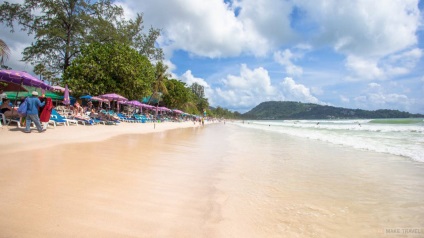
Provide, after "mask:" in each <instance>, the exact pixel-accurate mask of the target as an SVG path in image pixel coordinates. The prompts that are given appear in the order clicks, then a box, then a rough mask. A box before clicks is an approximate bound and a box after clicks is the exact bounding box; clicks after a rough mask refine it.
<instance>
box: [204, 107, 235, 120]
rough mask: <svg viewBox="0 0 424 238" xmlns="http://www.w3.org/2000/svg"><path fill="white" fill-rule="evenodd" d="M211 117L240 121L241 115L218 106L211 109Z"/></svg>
mask: <svg viewBox="0 0 424 238" xmlns="http://www.w3.org/2000/svg"><path fill="white" fill-rule="evenodd" d="M209 115H211V116H213V117H216V118H226V119H239V118H240V113H238V112H231V111H230V110H228V109H225V108H222V107H220V106H218V107H217V108H210V111H209Z"/></svg>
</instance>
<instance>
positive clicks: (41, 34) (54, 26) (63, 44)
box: [0, 0, 163, 79]
mask: <svg viewBox="0 0 424 238" xmlns="http://www.w3.org/2000/svg"><path fill="white" fill-rule="evenodd" d="M123 14H124V11H123V9H122V7H120V6H118V5H115V4H113V1H111V0H98V1H89V0H66V1H52V0H39V1H33V0H25V1H24V3H22V4H18V3H9V2H4V3H3V4H1V5H0V22H1V23H5V24H6V26H8V27H10V28H11V30H12V31H13V30H14V26H15V25H19V26H20V27H21V30H24V31H27V33H28V34H33V35H34V38H35V42H33V43H32V44H31V46H29V47H27V48H25V50H24V52H23V55H24V57H23V59H22V60H23V61H24V62H28V63H31V64H33V65H39V64H42V65H44V66H45V70H44V72H47V71H49V72H50V73H51V74H53V75H55V76H56V75H59V76H60V75H61V74H63V73H64V72H65V70H66V69H67V68H68V67H69V66H70V65H71V63H72V61H73V60H74V59H75V58H76V57H78V56H79V55H80V53H81V49H82V48H83V47H85V46H87V45H89V44H91V43H115V42H120V43H122V44H124V45H129V46H131V47H132V48H133V49H135V50H136V51H137V52H138V53H139V54H140V55H143V56H146V57H147V58H148V59H150V60H153V59H154V60H160V59H162V58H163V53H162V50H161V49H159V48H156V47H155V45H154V43H155V41H156V39H157V38H158V37H159V35H160V31H159V30H157V29H153V28H150V29H149V31H148V33H144V32H143V29H144V26H143V18H142V15H141V14H138V15H137V17H136V18H135V20H129V21H126V20H124V15H123ZM54 78H55V77H52V79H54Z"/></svg>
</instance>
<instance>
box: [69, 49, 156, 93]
mask: <svg viewBox="0 0 424 238" xmlns="http://www.w3.org/2000/svg"><path fill="white" fill-rule="evenodd" d="M63 83H65V84H68V86H69V88H72V90H73V94H74V95H75V96H81V95H84V94H91V95H100V94H105V93H117V94H120V95H122V96H124V97H126V98H129V99H138V100H140V99H141V98H142V97H143V96H146V95H150V94H151V93H152V88H151V86H152V84H153V83H155V68H154V66H153V65H152V64H151V63H150V61H149V60H148V59H147V57H145V56H143V55H140V54H139V53H138V52H137V51H136V50H135V49H132V48H131V47H129V46H126V45H123V44H100V43H93V44H91V45H88V46H86V47H83V49H82V51H81V54H80V55H79V56H78V57H77V58H76V59H74V60H73V61H72V63H71V65H70V66H69V67H68V69H67V70H66V71H65V74H64V75H63Z"/></svg>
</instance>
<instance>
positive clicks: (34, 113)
mask: <svg viewBox="0 0 424 238" xmlns="http://www.w3.org/2000/svg"><path fill="white" fill-rule="evenodd" d="M44 105H45V103H42V102H40V99H38V92H36V91H33V92H32V96H31V97H29V98H27V106H28V107H27V108H28V109H27V116H26V127H25V133H31V128H30V126H31V122H34V124H35V126H36V127H37V130H38V132H44V131H45V130H43V127H41V124H40V118H39V117H38V108H39V107H42V106H44Z"/></svg>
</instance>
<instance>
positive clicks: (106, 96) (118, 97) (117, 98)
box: [99, 93, 128, 112]
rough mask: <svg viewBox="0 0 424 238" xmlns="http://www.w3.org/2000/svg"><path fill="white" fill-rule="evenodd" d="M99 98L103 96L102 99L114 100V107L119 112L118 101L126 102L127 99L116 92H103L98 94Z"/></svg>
mask: <svg viewBox="0 0 424 238" xmlns="http://www.w3.org/2000/svg"><path fill="white" fill-rule="evenodd" d="M99 97H100V98H104V99H108V100H109V101H116V102H117V103H116V107H117V110H118V112H119V102H126V101H128V99H126V98H125V97H123V96H121V95H119V94H116V93H108V94H103V95H100V96H99Z"/></svg>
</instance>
